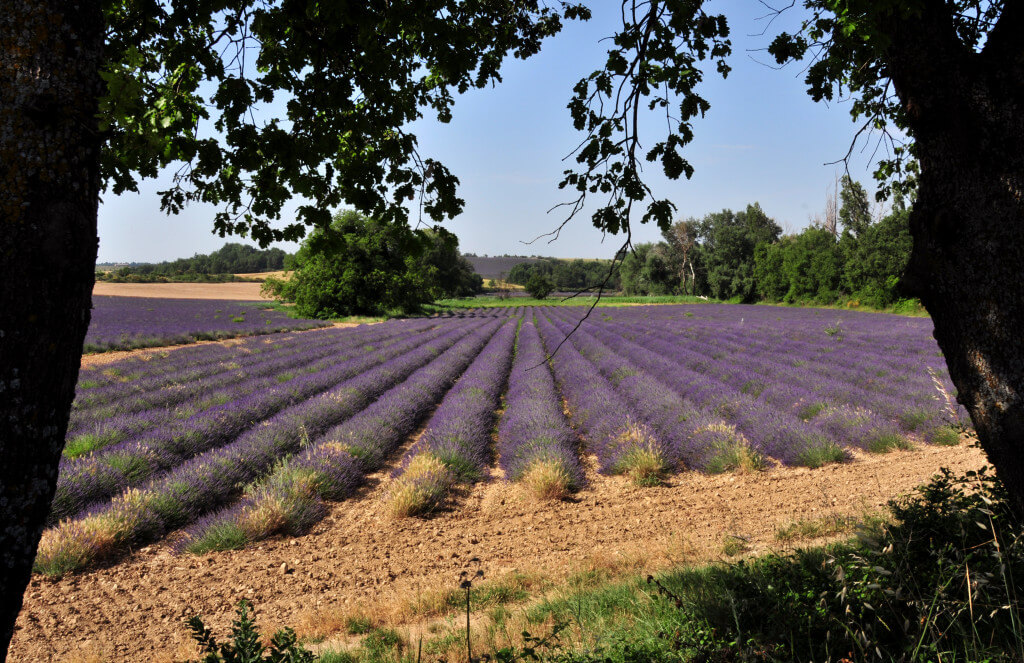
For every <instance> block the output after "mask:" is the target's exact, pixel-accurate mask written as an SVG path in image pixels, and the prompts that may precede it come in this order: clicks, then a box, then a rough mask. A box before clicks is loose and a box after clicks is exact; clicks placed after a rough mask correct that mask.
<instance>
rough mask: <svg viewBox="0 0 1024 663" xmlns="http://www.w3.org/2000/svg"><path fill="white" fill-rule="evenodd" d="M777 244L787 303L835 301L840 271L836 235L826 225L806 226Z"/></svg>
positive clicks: (826, 302)
mask: <svg viewBox="0 0 1024 663" xmlns="http://www.w3.org/2000/svg"><path fill="white" fill-rule="evenodd" d="M780 246H781V251H782V273H783V276H784V278H785V281H786V283H787V284H788V288H787V289H786V294H785V295H783V297H782V299H783V300H784V301H786V302H790V303H792V302H801V301H816V302H819V303H822V304H830V303H832V302H834V301H835V300H836V298H837V294H838V290H839V287H840V283H841V279H842V270H843V259H842V255H841V253H840V251H839V245H838V244H837V243H836V238H835V236H834V235H833V234H832V233H831V232H829V231H828V230H827V229H825V228H820V227H816V226H809V227H807V228H805V229H804V230H803V231H802V232H800V233H799V234H797V235H793V236H792V237H790V238H789V241H787V242H785V243H783V244H781V245H780Z"/></svg>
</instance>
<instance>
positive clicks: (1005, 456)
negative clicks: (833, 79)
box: [892, 3, 1024, 516]
mask: <svg viewBox="0 0 1024 663" xmlns="http://www.w3.org/2000/svg"><path fill="white" fill-rule="evenodd" d="M1020 4H1021V3H1007V9H1006V10H1005V11H1004V15H1003V16H1002V17H1001V18H1000V21H999V25H998V27H997V28H996V29H994V30H993V31H992V32H991V33H990V35H989V39H988V41H987V43H986V45H985V48H984V50H983V51H982V52H981V53H976V52H974V51H972V50H969V49H966V48H964V47H963V46H961V45H959V44H958V42H957V40H956V37H955V35H954V34H953V30H952V23H951V21H950V20H949V17H948V11H949V10H948V7H947V6H946V5H945V3H935V4H934V5H932V7H931V9H932V11H926V12H924V14H923V15H922V16H921V17H919V18H917V19H916V20H915V21H914V22H913V24H908V25H906V26H903V28H902V30H901V31H897V33H896V36H897V43H896V45H895V46H894V48H893V52H894V58H893V64H892V73H893V81H894V83H895V84H896V89H897V92H898V93H899V95H900V99H901V101H902V102H903V105H904V108H905V110H906V113H907V119H908V123H909V125H910V127H911V129H912V131H913V134H914V138H915V140H916V149H917V157H918V160H919V162H920V165H921V176H920V180H919V192H918V198H917V202H916V203H915V205H914V209H913V211H912V213H911V216H910V231H911V234H912V236H913V238H914V247H913V251H912V253H911V259H910V264H909V266H908V268H907V275H906V279H905V282H906V284H907V285H908V286H909V288H910V290H911V292H912V293H913V294H916V295H918V296H919V297H920V298H921V301H922V302H923V303H924V305H925V307H926V308H927V309H928V312H929V313H930V314H931V316H932V319H933V321H934V323H935V338H936V340H937V341H938V343H939V347H941V348H942V352H943V354H944V355H945V357H946V362H947V364H948V366H949V372H950V376H951V377H952V379H953V383H954V384H955V385H956V388H957V392H958V400H959V401H960V402H961V403H962V404H963V405H964V406H965V407H966V408H967V410H968V412H969V413H970V415H971V420H972V421H973V422H974V426H975V428H976V429H977V432H978V438H979V440H980V442H981V446H982V448H983V449H984V450H985V453H986V454H987V455H988V458H989V460H990V461H991V462H992V465H993V466H994V467H995V469H996V473H997V474H998V476H999V477H1000V478H1001V479H1002V481H1003V482H1004V484H1005V485H1006V487H1007V488H1008V489H1009V492H1010V494H1011V496H1012V499H1013V500H1014V502H1015V506H1016V509H1017V513H1018V514H1020V515H1022V516H1024V47H1022V46H1021V45H1022V44H1024V40H1021V38H1020V36H1021V29H1020V28H1021V25H1020V19H1021V16H1020V10H1021V7H1020Z"/></svg>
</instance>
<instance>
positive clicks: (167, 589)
mask: <svg viewBox="0 0 1024 663" xmlns="http://www.w3.org/2000/svg"><path fill="white" fill-rule="evenodd" d="M983 464H984V458H983V455H982V453H981V452H980V451H979V450H978V449H975V448H972V447H968V446H966V445H962V446H960V447H953V448H942V447H924V448H921V449H918V450H914V451H906V452H893V453H890V454H887V455H884V456H871V455H863V456H860V457H858V458H857V459H856V460H855V461H854V462H851V463H847V464H843V465H832V466H827V467H823V468H820V469H817V470H808V469H804V468H795V469H782V468H775V469H772V470H769V471H766V472H762V473H757V474H752V475H739V476H735V475H724V476H705V475H701V474H697V473H686V474H682V475H679V476H676V477H674V478H673V479H672V480H671V482H670V483H669V484H668V485H666V486H664V487H659V488H646V489H644V488H635V487H633V486H632V485H630V484H629V483H628V482H627V481H626V480H624V479H622V478H618V477H600V476H595V475H591V476H590V477H589V478H590V485H589V487H588V488H586V489H585V490H583V491H582V492H580V493H579V494H578V495H576V496H575V497H574V498H573V500H572V501H568V502H560V503H554V504H538V503H535V502H533V501H532V500H530V499H529V498H527V497H526V496H525V495H524V494H523V493H522V492H521V491H520V489H519V488H518V487H516V486H514V485H509V484H507V483H504V482H500V481H490V482H486V483H482V484H479V485H477V486H476V487H474V488H472V489H471V490H469V491H467V494H466V495H464V496H462V497H461V498H460V499H458V500H457V501H456V502H455V504H454V506H453V507H452V508H451V509H450V510H449V511H447V512H444V513H441V514H438V515H436V516H435V517H433V518H429V519H408V520H404V521H394V520H391V519H390V518H388V517H387V516H386V515H385V512H384V510H383V508H382V506H381V495H382V494H383V492H384V490H385V489H386V481H387V479H386V478H385V477H386V473H382V474H381V475H379V476H378V477H376V479H375V480H374V481H373V482H372V483H371V485H370V486H369V487H368V488H367V489H366V490H365V491H364V493H363V495H361V496H360V497H359V498H357V499H353V500H349V501H346V502H343V503H340V504H336V505H334V507H333V509H332V511H331V514H330V516H329V517H328V518H326V519H325V520H323V521H322V522H320V523H319V524H318V525H317V526H316V527H315V528H314V530H313V531H312V532H311V533H310V534H308V535H306V536H304V537H301V538H298V539H282V540H271V541H266V542H264V543H263V544H262V545H260V546H258V547H256V548H253V549H250V550H243V551H234V552H226V553H211V554H207V555H202V556H182V557H175V556H174V555H172V554H171V552H170V551H169V550H168V547H167V545H166V544H158V545H153V546H149V547H146V548H143V549H141V550H139V551H137V552H136V553H135V554H133V555H132V556H131V557H130V558H128V559H126V560H123V561H122V562H121V563H119V564H117V565H116V566H112V567H110V568H105V569H100V570H96V571H93V572H90V573H85V574H82V575H79V576H76V577H70V578H66V579H63V580H60V581H56V582H54V581H51V580H47V579H45V578H42V577H34V578H33V580H32V582H31V585H30V586H29V587H28V589H27V591H26V594H25V607H24V609H23V610H22V613H21V616H20V618H19V620H18V624H17V627H16V629H17V630H16V632H15V634H14V641H13V644H12V648H11V654H10V659H9V660H11V661H17V662H19V663H20V662H28V661H33V662H35V661H69V660H71V661H85V660H90V661H123V660H148V661H152V662H153V663H157V662H159V661H163V660H173V659H174V658H175V657H177V658H178V659H182V658H185V657H187V656H190V655H192V656H194V654H195V652H194V650H192V649H190V644H189V638H188V634H187V629H186V627H185V624H184V621H183V620H184V619H185V618H186V617H187V616H189V615H192V614H195V613H199V614H201V615H202V616H203V617H204V619H205V621H206V623H207V626H209V627H212V628H213V629H214V630H215V632H217V633H219V634H224V633H225V632H226V627H227V626H228V624H229V622H230V620H231V617H232V616H233V609H234V608H233V606H234V604H235V603H236V602H237V601H238V600H239V599H242V598H247V599H249V600H251V601H253V602H254V603H255V604H256V608H257V614H258V619H259V623H260V625H261V628H264V629H276V628H278V627H280V626H282V625H286V624H290V625H297V626H299V629H300V634H301V633H302V632H303V631H305V632H306V633H313V632H316V631H317V630H323V625H324V624H326V623H330V621H331V620H330V617H329V616H330V615H331V614H337V613H338V611H352V610H356V609H359V610H365V611H367V612H369V613H372V614H376V615H381V616H387V614H386V613H388V612H390V613H392V614H400V613H401V606H403V605H407V604H408V602H409V601H411V600H415V599H416V598H417V597H423V596H425V595H428V594H430V593H431V592H434V593H436V592H437V591H438V590H440V589H445V588H452V587H455V586H457V583H458V575H459V572H460V571H461V570H463V569H464V568H466V567H467V563H468V561H469V560H470V559H471V558H473V557H477V558H479V559H480V560H481V562H482V568H483V570H484V571H485V573H486V575H487V578H489V579H497V578H500V577H502V576H503V575H504V574H507V573H511V572H513V571H521V572H525V573H530V574H542V575H544V576H545V577H547V578H550V579H553V580H557V579H559V578H564V577H566V576H567V575H568V574H570V573H572V572H574V571H575V570H578V569H580V568H587V567H590V568H593V567H594V566H601V565H604V566H605V567H607V568H617V569H636V570H644V571H651V570H655V569H658V568H664V567H667V566H670V565H677V564H680V563H687V562H696V561H706V560H715V559H720V558H721V554H722V553H721V550H722V544H723V542H724V540H725V538H726V537H728V536H740V537H744V538H745V539H747V540H749V542H750V545H751V546H752V548H753V552H754V553H755V554H756V553H761V552H765V551H768V550H772V549H777V548H778V547H779V544H778V543H777V542H776V541H775V538H774V534H775V532H776V530H777V529H778V528H779V527H780V526H783V525H785V524H787V523H790V522H792V521H794V520H799V519H807V518H815V517H819V516H824V515H828V514H844V515H861V514H863V513H864V512H865V511H869V510H874V509H879V508H880V507H881V506H882V505H884V504H885V502H886V501H887V500H888V499H889V498H891V497H893V496H896V495H899V494H903V493H906V492H908V491H910V490H911V489H912V488H914V487H915V486H917V485H919V484H921V483H922V482H924V481H925V480H927V479H928V478H929V477H930V476H931V475H933V474H934V473H935V472H936V471H937V470H938V469H939V467H942V466H945V467H949V468H951V469H953V470H955V471H958V472H959V471H963V470H967V469H977V468H978V467H980V466H981V465H983ZM357 606H358V607H357ZM303 625H305V626H303ZM310 625H312V626H310Z"/></svg>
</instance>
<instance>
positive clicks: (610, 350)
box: [556, 322, 817, 472]
mask: <svg viewBox="0 0 1024 663" xmlns="http://www.w3.org/2000/svg"><path fill="white" fill-rule="evenodd" d="M556 326H558V327H559V329H560V331H561V332H562V333H563V334H566V333H568V332H569V331H570V330H571V329H572V327H571V326H568V324H567V323H563V322H558V323H556ZM589 332H590V330H589V329H579V330H577V331H576V332H575V333H574V334H573V336H572V338H571V342H572V343H573V344H575V345H576V347H577V348H578V349H579V350H580V352H581V354H583V355H584V356H585V357H586V358H587V359H588V360H589V361H590V362H591V363H593V364H594V366H595V367H596V368H597V369H598V371H599V372H600V373H601V375H603V376H604V377H605V378H606V379H608V380H609V382H610V383H611V384H612V385H613V386H614V387H615V389H616V390H617V391H619V393H621V394H622V395H623V396H624V397H625V398H626V400H627V401H628V402H629V403H630V404H632V406H633V408H634V409H635V410H636V412H637V413H638V414H639V415H640V417H641V421H642V422H643V423H644V424H645V425H646V428H647V429H649V430H653V431H654V432H655V434H656V435H657V437H658V439H659V440H660V442H661V452H660V457H661V459H662V461H663V463H664V467H665V470H667V471H675V470H676V469H679V468H681V467H682V466H684V467H688V468H691V469H697V470H703V471H707V472H720V471H724V470H727V469H748V468H754V467H758V466H760V464H761V463H762V459H761V456H762V455H763V453H762V452H761V451H760V450H759V449H758V450H756V451H757V453H755V451H753V450H752V449H751V448H750V445H749V444H748V440H747V438H746V437H745V436H743V435H740V434H738V433H739V432H742V431H738V430H737V428H736V427H735V426H733V425H730V424H729V423H727V422H726V421H723V417H721V416H720V415H719V414H718V413H716V412H713V411H712V410H709V409H707V408H703V407H701V406H700V405H699V404H696V403H694V402H692V401H689V400H688V399H686V398H685V396H684V395H683V394H681V393H679V392H677V391H675V390H672V389H666V388H665V387H666V384H665V381H664V380H663V373H664V371H665V369H666V368H667V366H665V365H662V366H650V365H645V364H643V363H639V362H637V361H636V358H635V357H634V356H633V355H628V354H624V353H622V351H621V350H622V349H621V348H619V347H618V346H612V345H606V344H604V343H602V342H601V341H600V340H598V339H597V338H596V337H594V336H593V335H591V334H590V333H589ZM652 368H654V369H661V370H660V371H658V370H654V371H652V370H651V369H652ZM814 443H817V440H815V441H814ZM755 448H756V447H755Z"/></svg>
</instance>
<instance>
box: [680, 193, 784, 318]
mask: <svg viewBox="0 0 1024 663" xmlns="http://www.w3.org/2000/svg"><path fill="white" fill-rule="evenodd" d="M781 232H782V228H780V227H779V225H778V224H777V223H775V221H773V220H772V219H770V218H769V217H768V215H766V214H765V213H764V210H762V209H761V206H760V205H758V204H757V203H754V204H753V205H747V208H746V209H745V210H743V211H742V212H739V213H734V212H733V211H732V210H722V211H721V212H715V213H712V214H709V215H707V216H706V217H704V219H702V220H701V222H700V226H699V230H698V237H699V238H700V240H701V250H702V257H703V262H704V268H705V270H706V278H707V283H708V288H709V289H710V292H711V295H712V296H713V297H716V298H717V299H732V298H739V299H740V300H742V301H752V300H753V299H754V296H755V292H756V288H755V279H754V248H755V247H756V246H757V245H758V244H761V243H772V242H775V241H776V240H777V239H778V238H779V234H780V233H781Z"/></svg>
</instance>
